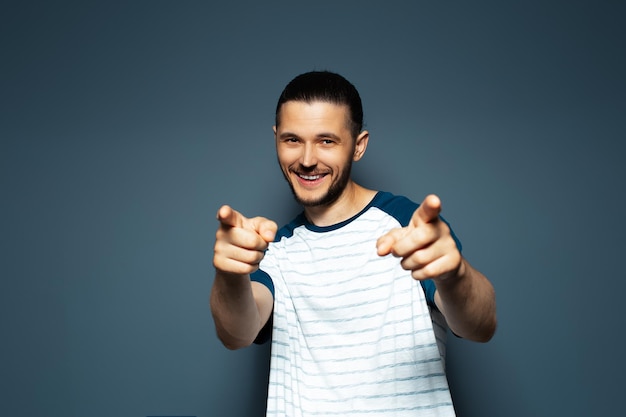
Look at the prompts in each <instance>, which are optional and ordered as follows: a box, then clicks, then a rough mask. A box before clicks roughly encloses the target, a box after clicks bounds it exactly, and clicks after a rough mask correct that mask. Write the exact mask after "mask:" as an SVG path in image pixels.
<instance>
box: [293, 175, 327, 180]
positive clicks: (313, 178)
mask: <svg viewBox="0 0 626 417" xmlns="http://www.w3.org/2000/svg"><path fill="white" fill-rule="evenodd" d="M298 176H299V177H300V178H302V179H303V180H307V181H315V180H318V179H320V178H322V175H302V174H298Z"/></svg>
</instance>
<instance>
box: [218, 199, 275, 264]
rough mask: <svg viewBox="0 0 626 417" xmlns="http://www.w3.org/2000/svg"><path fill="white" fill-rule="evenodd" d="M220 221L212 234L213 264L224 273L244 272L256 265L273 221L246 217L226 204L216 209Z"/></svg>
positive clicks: (272, 229) (272, 231) (272, 233)
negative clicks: (213, 244)
mask: <svg viewBox="0 0 626 417" xmlns="http://www.w3.org/2000/svg"><path fill="white" fill-rule="evenodd" d="M217 220H218V221H219V223H220V225H219V228H218V229H217V232H216V234H215V246H214V249H213V266H214V267H215V268H216V269H217V270H219V271H221V272H223V273H228V274H236V275H248V274H251V273H252V272H254V271H256V270H257V269H258V268H259V262H261V260H262V259H263V256H264V254H265V250H266V249H267V246H268V245H269V242H271V241H273V240H274V236H275V235H276V231H277V229H278V227H277V225H276V223H274V222H273V221H271V220H268V219H266V218H264V217H254V218H250V219H249V218H247V217H245V216H243V215H242V214H241V213H239V212H238V211H236V210H233V209H232V208H231V207H229V206H222V207H220V209H219V210H218V211H217Z"/></svg>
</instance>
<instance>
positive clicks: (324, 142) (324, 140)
mask: <svg viewBox="0 0 626 417" xmlns="http://www.w3.org/2000/svg"><path fill="white" fill-rule="evenodd" d="M321 142H322V144H323V145H332V144H334V143H335V141H334V140H333V139H322V141H321Z"/></svg>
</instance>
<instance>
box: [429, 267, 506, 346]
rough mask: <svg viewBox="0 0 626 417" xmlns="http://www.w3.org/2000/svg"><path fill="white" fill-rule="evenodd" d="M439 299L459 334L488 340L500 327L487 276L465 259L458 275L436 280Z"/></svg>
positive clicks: (448, 320) (477, 339)
mask: <svg viewBox="0 0 626 417" xmlns="http://www.w3.org/2000/svg"><path fill="white" fill-rule="evenodd" d="M435 285H436V287H437V292H436V293H435V302H436V304H437V307H438V308H439V310H440V311H441V312H442V313H443V315H444V316H445V318H446V321H447V322H448V326H449V327H450V329H451V330H452V331H453V332H454V333H455V334H456V335H458V336H460V337H463V338H466V339H469V340H473V341H477V342H487V341H489V340H490V339H491V338H492V337H493V334H494V333H495V330H496V323H497V319H496V300H495V291H494V289H493V286H492V285H491V283H490V282H489V280H487V278H486V277H485V276H484V275H483V274H482V273H480V272H479V271H477V270H476V269H474V268H473V267H472V266H471V265H470V264H469V263H468V262H467V261H466V260H465V259H462V260H461V265H460V267H459V269H458V272H457V274H456V275H455V276H450V277H447V278H444V279H440V280H435Z"/></svg>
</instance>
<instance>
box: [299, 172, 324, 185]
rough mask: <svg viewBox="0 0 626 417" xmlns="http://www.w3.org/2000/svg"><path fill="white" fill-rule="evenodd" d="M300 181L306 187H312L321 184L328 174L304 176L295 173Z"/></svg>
mask: <svg viewBox="0 0 626 417" xmlns="http://www.w3.org/2000/svg"><path fill="white" fill-rule="evenodd" d="M295 174H296V177H297V179H298V182H299V183H300V184H302V185H304V186H307V187H312V186H316V185H318V184H320V183H321V182H322V181H323V180H324V178H325V177H326V175H327V174H302V173H297V172H296V173H295Z"/></svg>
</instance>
